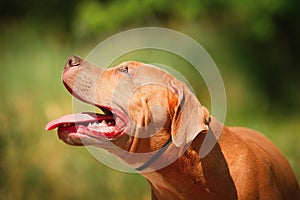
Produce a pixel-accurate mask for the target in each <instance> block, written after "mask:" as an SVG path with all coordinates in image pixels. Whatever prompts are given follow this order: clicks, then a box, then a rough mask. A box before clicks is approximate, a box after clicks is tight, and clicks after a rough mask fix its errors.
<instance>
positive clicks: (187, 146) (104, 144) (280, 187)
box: [46, 56, 300, 200]
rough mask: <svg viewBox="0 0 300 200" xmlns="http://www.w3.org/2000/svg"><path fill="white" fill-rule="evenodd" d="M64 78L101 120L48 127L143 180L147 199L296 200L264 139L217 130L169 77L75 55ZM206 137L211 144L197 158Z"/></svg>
mask: <svg viewBox="0 0 300 200" xmlns="http://www.w3.org/2000/svg"><path fill="white" fill-rule="evenodd" d="M62 79H63V83H64V84H65V86H66V88H67V89H68V90H69V91H70V92H71V93H72V94H73V95H74V96H75V97H77V98H78V99H80V100H82V101H84V102H86V103H89V104H93V105H95V106H97V107H99V108H101V109H102V110H103V112H104V114H95V113H77V114H73V115H68V116H64V117H61V118H60V119H57V120H54V121H52V122H50V123H49V124H48V125H47V127H46V129H47V130H51V129H54V128H57V127H58V134H59V138H60V139H62V140H63V141H64V142H66V143H67V144H70V145H94V146H99V147H101V148H104V149H107V150H108V151H110V152H112V153H114V154H115V155H117V156H118V157H120V158H121V159H123V160H124V161H125V162H126V163H128V164H129V165H130V166H132V167H133V168H136V169H137V170H138V171H140V172H141V173H142V175H143V176H144V177H146V178H147V180H148V181H149V183H150V185H151V188H152V199H160V200H174V199H189V200H195V199H247V200H249V199H272V200H274V199H300V196H299V186H298V183H297V181H296V178H295V176H294V174H293V172H292V169H291V167H290V165H289V164H288V161H287V160H286V159H285V158H284V157H283V156H282V154H281V153H280V152H279V150H278V149H277V148H276V147H275V146H274V145H273V144H272V143H271V142H270V141H269V140H268V139H266V138H265V137H264V136H262V135H261V134H260V133H258V132H256V131H253V130H250V129H246V128H239V127H226V126H223V125H222V124H221V123H219V122H218V121H217V120H216V119H215V118H213V117H211V116H210V115H209V114H208V111H207V110H206V109H205V108H204V107H203V106H201V105H200V103H199V101H198V100H197V98H196V97H195V96H194V94H193V93H192V92H191V91H190V90H189V89H188V88H187V86H186V85H185V84H184V83H182V82H180V81H178V80H177V79H175V78H174V77H173V76H171V75H170V74H168V73H167V72H165V71H162V70H160V69H158V68H155V67H153V66H150V65H145V64H143V63H139V62H125V63H122V64H120V65H118V66H116V67H114V68H111V69H106V70H104V69H101V68H99V67H97V66H96V65H93V64H91V63H88V62H86V61H84V60H82V59H81V58H79V57H75V56H73V57H70V58H69V60H68V62H67V63H66V65H65V68H64V71H63V75H62ZM208 135H210V136H211V138H213V139H214V140H213V141H214V142H213V146H212V148H211V149H209V152H208V153H207V155H205V156H204V157H201V156H199V152H201V148H202V147H203V146H204V143H205V137H206V136H208ZM139 155H143V156H139Z"/></svg>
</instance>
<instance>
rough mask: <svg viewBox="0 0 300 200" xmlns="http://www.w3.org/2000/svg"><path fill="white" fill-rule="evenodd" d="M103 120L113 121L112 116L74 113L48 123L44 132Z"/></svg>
mask: <svg viewBox="0 0 300 200" xmlns="http://www.w3.org/2000/svg"><path fill="white" fill-rule="evenodd" d="M104 119H110V120H113V119H114V118H113V116H110V115H100V114H96V113H89V112H84V113H75V114H70V115H65V116H62V117H60V118H58V119H55V120H53V121H51V122H49V123H48V124H47V125H46V130H47V131H49V130H52V129H55V128H57V127H59V126H62V125H64V124H68V123H83V122H94V121H99V122H101V121H102V120H104Z"/></svg>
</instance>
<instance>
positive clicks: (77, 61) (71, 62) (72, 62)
mask: <svg viewBox="0 0 300 200" xmlns="http://www.w3.org/2000/svg"><path fill="white" fill-rule="evenodd" d="M82 62H83V59H82V58H80V57H78V56H70V57H69V59H68V61H67V63H66V65H65V69H66V68H71V67H76V66H79V65H81V63H82Z"/></svg>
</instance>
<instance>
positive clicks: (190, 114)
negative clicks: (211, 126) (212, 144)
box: [170, 79, 209, 147]
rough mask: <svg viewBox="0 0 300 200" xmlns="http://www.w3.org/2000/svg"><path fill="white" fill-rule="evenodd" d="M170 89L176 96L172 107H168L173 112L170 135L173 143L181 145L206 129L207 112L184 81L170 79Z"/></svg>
mask: <svg viewBox="0 0 300 200" xmlns="http://www.w3.org/2000/svg"><path fill="white" fill-rule="evenodd" d="M170 90H171V92H172V93H173V94H175V96H177V101H176V103H175V105H174V104H173V106H174V108H170V110H172V109H173V113H174V114H173V118H172V125H171V135H172V139H173V143H174V144H175V145H176V146H177V147H182V146H184V145H186V144H188V143H189V142H191V141H193V140H194V139H195V137H196V136H197V135H198V134H199V133H201V132H202V133H206V132H207V131H208V123H209V114H208V111H207V109H206V108H205V107H202V106H201V104H200V102H199V101H198V99H197V98H196V96H195V95H194V94H193V93H192V92H191V91H190V90H189V89H188V87H187V86H186V85H185V84H184V83H182V82H180V81H178V80H176V79H175V80H172V81H171V85H170Z"/></svg>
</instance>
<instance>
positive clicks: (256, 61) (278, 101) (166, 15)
mask: <svg viewBox="0 0 300 200" xmlns="http://www.w3.org/2000/svg"><path fill="white" fill-rule="evenodd" d="M299 4H300V1H298V0H272V1H271V0H261V1H258V0H256V1H250V0H243V1H237V0H227V1H224V0H203V1H196V0H190V1H170V0H164V1H154V0H143V1H137V0H128V1H120V0H113V1H95V0H94V1H91V0H87V1H82V0H75V1H68V2H62V1H58V0H53V1H45V0H41V1H36V0H28V1H17V0H10V1H1V2H0V25H1V26H0V44H1V47H2V48H0V59H1V73H0V91H1V98H0V106H1V112H0V153H1V159H0V173H1V174H0V175H1V179H0V199H31V200H32V199H95V198H97V199H149V186H148V184H147V183H146V181H145V180H144V179H143V178H141V177H140V176H138V175H130V174H123V173H121V172H117V171H114V170H112V169H110V168H108V167H106V166H103V165H101V164H99V163H98V162H97V161H96V160H95V159H93V158H92V157H91V156H90V155H89V154H88V153H87V152H86V151H85V149H84V148H76V147H70V146H67V145H65V144H62V143H61V142H58V139H57V137H56V136H55V134H54V132H53V133H52V134H46V133H45V131H44V126H45V124H46V123H47V121H49V120H52V119H54V118H56V117H59V116H61V115H63V114H67V113H70V112H72V105H71V97H70V95H69V94H68V93H67V92H66V90H65V89H64V87H63V85H62V83H61V80H60V76H61V70H62V67H63V65H64V63H65V61H66V59H67V57H68V56H69V55H72V54H77V55H80V56H82V57H85V56H86V55H87V54H88V52H89V51H90V50H91V49H92V48H94V47H95V46H96V45H97V44H98V43H99V42H100V41H102V40H103V39H106V38H107V37H109V36H111V35H112V34H115V33H118V32H120V31H124V30H127V29H130V28H135V27H140V26H161V27H166V28H171V29H175V30H178V31H181V32H183V33H186V34H188V35H190V36H191V37H192V38H194V39H196V40H197V41H199V43H200V44H202V45H203V46H204V47H205V49H206V50H207V51H208V52H209V54H210V55H211V56H212V58H213V59H214V60H215V62H216V64H217V66H218V67H219V70H220V71H221V74H222V76H223V78H224V82H225V86H226V91H227V98H228V112H227V121H226V123H227V124H229V125H233V124H234V125H242V126H247V127H250V128H253V129H257V130H260V131H261V132H262V133H264V134H265V135H267V136H268V137H269V138H270V139H271V140H272V141H273V142H274V143H275V144H276V145H277V146H278V147H279V148H280V149H281V150H282V152H283V153H284V154H285V156H286V157H287V158H288V160H289V161H290V163H291V165H292V166H293V168H294V170H295V173H296V174H297V177H298V180H300V162H299V161H300V150H299V148H298V146H299V145H300V135H299V133H300V128H299V121H300V115H299V111H300V107H299V106H298V104H299V102H300V87H299V86H300V79H299V78H298V76H299V74H300V67H299V64H298V57H299V55H300V48H299V46H300V24H299V20H298V14H299V12H300V5H299ZM179 48H180V47H179ZM150 55H151V56H153V57H154V58H157V59H161V60H164V62H166V63H164V64H168V65H170V66H174V67H175V68H176V69H179V68H177V67H178V66H180V65H183V66H188V63H185V62H184V61H177V60H175V59H174V58H173V57H172V55H167V54H165V53H163V52H149V51H147V52H146V53H145V54H143V55H141V54H138V53H137V54H135V53H134V52H133V53H131V54H129V55H124V57H122V58H120V59H129V58H130V59H134V58H135V57H136V60H147V56H150ZM160 57H161V58H160ZM182 69H183V68H182ZM185 75H186V76H187V77H188V78H189V80H190V81H191V84H192V85H193V86H196V85H200V86H197V89H196V90H197V91H196V92H197V94H198V96H199V99H200V100H201V102H202V103H203V102H204V103H203V104H204V105H207V104H209V99H208V98H209V96H208V95H207V93H206V92H205V86H203V85H202V84H199V83H201V81H198V79H197V78H195V77H194V76H193V72H191V71H186V72H185ZM198 90H199V91H198Z"/></svg>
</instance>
